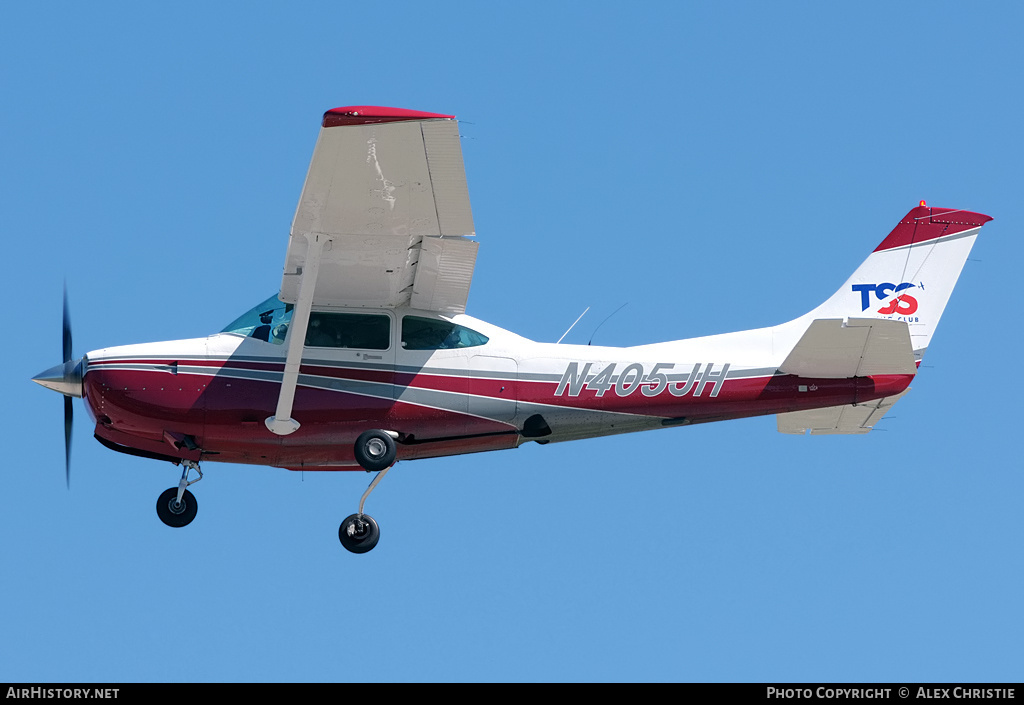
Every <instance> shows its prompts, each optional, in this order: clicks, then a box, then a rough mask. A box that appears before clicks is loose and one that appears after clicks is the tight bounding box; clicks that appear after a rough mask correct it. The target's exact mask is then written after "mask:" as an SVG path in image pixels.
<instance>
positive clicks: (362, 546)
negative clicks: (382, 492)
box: [338, 430, 397, 553]
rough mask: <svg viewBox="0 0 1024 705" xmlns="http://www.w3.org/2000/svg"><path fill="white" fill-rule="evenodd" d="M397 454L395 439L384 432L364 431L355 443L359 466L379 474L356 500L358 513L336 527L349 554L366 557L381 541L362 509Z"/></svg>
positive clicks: (372, 520)
mask: <svg viewBox="0 0 1024 705" xmlns="http://www.w3.org/2000/svg"><path fill="white" fill-rule="evenodd" d="M396 453H397V449H396V447H395V439H394V437H393V436H392V435H391V434H390V433H388V432H387V431H376V430H375V431H367V432H366V433H363V434H362V435H361V436H359V439H358V440H357V441H356V459H357V460H358V461H359V464H360V465H361V466H362V467H363V468H364V469H365V470H366V471H367V472H372V471H373V470H377V471H378V472H377V476H376V477H374V478H373V482H371V483H370V486H369V487H367V488H366V492H364V493H363V496H362V498H361V499H360V500H359V512H358V513H356V514H352V515H350V516H348V517H346V518H345V521H343V522H341V526H340V527H338V539H339V540H340V541H341V545H342V546H344V547H345V548H346V549H348V550H349V551H351V552H352V553H366V552H367V551H369V550H370V549H372V548H373V547H374V546H376V545H377V541H379V540H380V527H379V526H378V525H377V522H376V521H375V520H374V518H373V517H371V516H370V515H369V514H363V505H364V504H366V498H367V497H369V496H370V493H371V492H373V488H374V487H376V486H377V483H379V482H380V481H381V480H383V479H384V476H385V475H387V473H388V470H390V469H391V468H392V467H394V463H395V455H396Z"/></svg>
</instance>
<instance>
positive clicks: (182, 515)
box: [156, 460, 203, 528]
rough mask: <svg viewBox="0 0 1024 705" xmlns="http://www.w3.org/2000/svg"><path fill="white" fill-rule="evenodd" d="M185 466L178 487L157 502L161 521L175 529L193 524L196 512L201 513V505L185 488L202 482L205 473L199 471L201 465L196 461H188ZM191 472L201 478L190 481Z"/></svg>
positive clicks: (170, 490)
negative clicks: (194, 472) (193, 471)
mask: <svg viewBox="0 0 1024 705" xmlns="http://www.w3.org/2000/svg"><path fill="white" fill-rule="evenodd" d="M184 464H185V469H184V470H183V471H182V473H181V480H180V481H179V482H178V486H177V487H172V488H171V489H169V490H167V491H166V492H164V493H163V494H161V495H160V498H159V499H157V501H156V515H157V516H158V517H160V521H162V522H163V523H165V524H167V526H172V527H174V528H181V527H182V526H188V525H189V524H191V523H192V520H193V519H195V518H196V512H197V511H199V503H198V502H196V498H195V497H194V496H193V495H192V493H191V492H189V491H188V490H187V489H185V488H186V487H188V486H189V485H194V484H195V483H197V482H199V481H200V480H202V479H203V471H202V470H200V469H199V463H196V462H195V461H192V460H186V461H184ZM189 470H195V471H196V472H197V473H199V477H197V478H196V479H194V480H191V481H189V479H188V473H189Z"/></svg>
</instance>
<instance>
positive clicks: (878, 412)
mask: <svg viewBox="0 0 1024 705" xmlns="http://www.w3.org/2000/svg"><path fill="white" fill-rule="evenodd" d="M909 391H910V390H909V389H907V390H905V391H903V392H900V393H899V394H894V395H893V396H891V397H883V398H882V399H875V400H873V401H869V402H864V403H862V404H847V405H846V406H828V407H825V408H823V409H808V410H807V411H791V412H789V413H785V414H776V415H775V418H776V422H777V423H778V427H779V432H780V433H794V434H803V433H808V432H809V433H810V434H811V435H812V436H824V435H833V434H854V433H867V432H868V431H870V430H871V429H872V427H874V425H875V424H876V423H878V421H879V419H881V418H882V417H883V416H885V414H886V413H887V412H888V411H889V409H891V408H892V406H893V404H895V403H896V402H897V401H899V400H900V399H901V398H902V397H903V395H904V394H906V393H907V392H909Z"/></svg>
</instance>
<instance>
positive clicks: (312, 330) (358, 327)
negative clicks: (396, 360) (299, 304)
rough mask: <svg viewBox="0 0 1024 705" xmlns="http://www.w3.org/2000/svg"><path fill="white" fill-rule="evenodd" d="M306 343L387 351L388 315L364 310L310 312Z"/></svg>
mask: <svg viewBox="0 0 1024 705" xmlns="http://www.w3.org/2000/svg"><path fill="white" fill-rule="evenodd" d="M306 345H308V346H311V347H316V348H358V349H360V350H387V349H388V348H390V347H391V317H390V316H386V315H382V314H367V313H311V314H309V327H308V328H306Z"/></svg>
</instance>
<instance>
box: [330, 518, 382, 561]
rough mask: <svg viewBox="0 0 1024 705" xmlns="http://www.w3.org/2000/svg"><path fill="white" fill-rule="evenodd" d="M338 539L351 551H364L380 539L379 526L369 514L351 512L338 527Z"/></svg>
mask: <svg viewBox="0 0 1024 705" xmlns="http://www.w3.org/2000/svg"><path fill="white" fill-rule="evenodd" d="M338 540H339V541H341V545H342V546H344V547H345V548H346V549H348V550H349V551H351V552H352V553H366V552H367V551H369V550H370V549H371V548H373V547H374V546H376V545H377V542H378V541H379V540H380V527H379V526H377V522H376V521H375V520H374V518H373V517H372V516H370V515H369V514H353V515H351V516H348V517H345V521H343V522H341V526H339V527H338Z"/></svg>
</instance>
